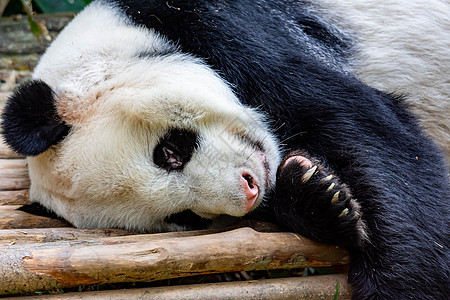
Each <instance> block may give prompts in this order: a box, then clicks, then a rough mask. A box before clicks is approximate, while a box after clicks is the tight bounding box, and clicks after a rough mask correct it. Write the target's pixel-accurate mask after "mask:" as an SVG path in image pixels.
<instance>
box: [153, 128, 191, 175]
mask: <svg viewBox="0 0 450 300" xmlns="http://www.w3.org/2000/svg"><path fill="white" fill-rule="evenodd" d="M196 147H197V134H196V133H194V132H191V131H186V130H179V129H173V130H170V131H169V132H168V133H167V135H166V136H164V137H163V138H162V139H161V141H159V143H158V145H157V146H156V147H155V151H154V152H153V161H154V163H155V164H156V165H157V166H159V167H160V168H163V169H165V170H167V171H174V170H177V171H181V170H183V168H184V166H185V165H186V164H187V163H188V162H189V160H190V159H191V157H192V154H193V152H194V150H195V148H196Z"/></svg>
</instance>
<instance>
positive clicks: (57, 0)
mask: <svg viewBox="0 0 450 300" xmlns="http://www.w3.org/2000/svg"><path fill="white" fill-rule="evenodd" d="M91 1H92V0H33V4H34V5H35V6H36V7H37V8H39V9H40V10H41V11H42V12H43V13H47V14H48V13H57V12H77V11H80V10H82V9H83V7H85V6H86V4H89V2H91Z"/></svg>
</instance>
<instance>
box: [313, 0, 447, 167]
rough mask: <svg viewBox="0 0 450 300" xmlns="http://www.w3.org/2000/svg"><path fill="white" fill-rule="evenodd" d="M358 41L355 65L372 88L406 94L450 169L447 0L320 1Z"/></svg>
mask: <svg viewBox="0 0 450 300" xmlns="http://www.w3.org/2000/svg"><path fill="white" fill-rule="evenodd" d="M314 3H315V4H320V5H321V7H322V8H323V13H324V15H325V16H328V18H329V20H330V21H331V22H333V23H334V24H338V26H342V27H343V28H345V29H346V30H348V31H349V33H350V34H351V35H352V36H354V37H355V38H356V42H357V43H356V45H357V56H356V57H354V59H353V60H352V61H353V62H354V65H353V67H354V70H355V72H356V74H357V76H359V78H360V79H361V80H362V81H364V82H365V83H367V84H368V85H370V86H373V87H375V88H378V89H380V90H382V91H386V92H389V93H395V94H401V95H405V96H406V98H405V101H406V103H407V104H408V105H409V106H410V107H411V110H412V111H413V112H414V113H415V114H416V115H417V116H419V118H420V121H421V124H422V125H423V127H424V129H425V130H426V131H427V132H428V133H429V135H430V136H431V137H432V138H434V140H435V141H436V142H437V143H438V144H439V145H440V146H441V147H442V148H443V149H444V150H445V152H446V154H447V161H448V163H449V164H450V81H449V78H450V77H449V76H450V75H449V74H450V4H449V2H448V1H447V0H429V1H423V0H386V1H376V0H369V1H360V0H339V1H335V0H319V1H314Z"/></svg>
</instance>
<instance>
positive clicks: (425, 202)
mask: <svg viewBox="0 0 450 300" xmlns="http://www.w3.org/2000/svg"><path fill="white" fill-rule="evenodd" d="M108 2H109V3H114V4H115V5H118V7H120V8H121V9H123V11H124V12H125V13H126V14H128V15H129V16H130V17H131V19H132V20H133V21H134V22H135V23H136V24H139V25H144V26H147V27H151V28H155V29H156V30H157V31H158V32H160V33H162V34H163V35H165V36H166V37H168V38H169V39H170V40H172V41H174V43H176V44H178V45H179V46H180V48H181V50H182V51H185V52H188V53H192V54H194V55H196V56H199V57H202V58H204V59H205V60H206V61H207V62H208V63H209V64H210V65H211V66H212V67H213V68H214V69H216V70H218V71H219V72H220V74H221V75H222V76H223V77H224V78H225V79H226V80H227V81H228V82H230V83H231V84H233V85H234V86H235V90H236V93H237V95H238V96H239V98H240V100H241V101H242V102H243V103H244V104H247V105H251V106H255V107H262V109H263V110H265V111H266V112H267V113H268V114H269V116H271V118H272V121H273V124H274V127H278V126H280V125H281V124H283V125H282V126H280V128H279V129H278V130H277V134H278V135H279V138H280V139H281V140H282V141H283V142H284V145H283V146H284V147H285V148H286V149H287V150H297V149H302V150H303V151H306V152H307V153H309V154H310V155H311V157H310V158H311V159H312V160H313V161H316V160H318V161H320V165H321V168H322V169H321V170H322V171H321V172H324V173H323V174H322V173H321V174H322V175H320V176H322V177H323V176H325V174H328V173H327V172H333V174H335V176H336V178H337V179H336V180H337V182H336V183H339V186H338V188H339V187H342V188H343V189H344V190H345V189H348V191H349V193H348V194H347V193H345V195H343V196H341V197H343V198H342V199H340V200H341V201H340V202H339V203H340V204H339V205H341V207H338V209H337V208H333V209H329V208H327V207H330V206H329V203H328V204H327V203H326V201H328V200H327V199H329V200H331V199H330V196H331V195H330V194H329V193H325V191H324V189H323V186H322V183H321V181H320V180H317V178H316V179H314V180H311V181H309V182H308V183H306V185H305V186H302V184H301V182H299V179H300V177H301V176H302V174H303V173H304V172H305V170H303V169H302V167H301V166H295V165H288V166H286V169H285V170H280V171H279V173H278V174H279V177H278V184H277V189H279V190H282V189H284V190H287V191H288V192H289V191H290V192H291V193H290V196H292V199H290V198H287V197H286V196H285V195H284V196H283V195H281V194H282V193H277V195H278V198H277V199H275V200H272V201H270V205H271V207H273V208H274V210H275V211H276V212H277V213H276V214H275V216H274V218H275V220H277V221H278V223H279V224H280V225H281V226H284V227H285V228H286V229H289V230H292V231H295V232H299V233H301V234H304V235H306V236H310V237H312V238H315V239H318V240H322V241H329V242H336V243H341V244H344V245H348V246H349V247H350V249H351V254H352V264H351V269H350V272H349V281H350V283H351V285H352V291H353V299H448V286H449V285H448V284H449V252H448V249H447V247H448V245H449V244H450V241H449V236H448V228H449V227H448V225H449V224H448V222H449V214H448V212H449V211H450V206H449V196H448V195H449V188H448V185H449V180H448V178H447V171H446V167H445V162H444V161H443V159H442V157H441V155H440V150H439V149H437V147H436V146H435V145H434V144H433V142H431V141H430V140H429V139H428V138H427V137H426V136H425V135H424V134H423V133H422V131H421V130H420V128H419V127H418V126H417V124H416V120H415V119H414V117H413V116H412V115H410V114H409V113H408V112H407V110H406V109H405V108H404V107H403V105H402V104H401V99H398V98H395V97H392V96H390V95H387V94H384V93H381V92H379V91H377V90H374V89H372V88H370V87H368V86H366V85H364V84H363V83H361V82H360V81H358V80H357V79H356V78H355V77H354V76H352V75H351V74H349V72H348V70H349V68H348V65H347V62H348V59H349V55H350V54H351V49H352V41H351V39H349V38H348V36H346V35H345V34H343V33H342V32H340V31H339V30H338V29H337V28H335V27H334V26H332V25H330V24H326V23H325V22H324V21H323V20H322V19H321V18H320V17H318V16H316V15H315V14H314V13H313V10H311V9H310V7H308V6H307V5H306V4H305V3H304V2H302V1H244V0H235V1H108ZM325 165H326V166H327V167H323V166H325ZM330 170H332V171H330ZM292 179H294V183H293V184H292ZM295 182H296V183H295ZM304 191H318V194H316V195H315V196H314V195H313V194H312V193H309V192H308V193H307V195H308V197H306V198H303V197H302V196H304V195H305V193H304ZM280 195H281V196H280ZM350 195H351V197H350ZM315 201H320V203H322V204H320V203H319V204H317V203H315ZM350 201H356V203H357V204H358V205H359V206H360V209H361V211H360V212H359V213H360V214H361V215H362V217H361V218H362V220H363V221H364V223H365V224H366V226H367V234H368V239H369V240H368V241H366V242H364V241H361V240H360V238H361V237H360V236H359V235H358V233H357V232H356V231H357V230H358V228H356V227H357V226H355V222H352V221H351V220H350V221H349V220H348V219H345V218H344V219H342V220H340V219H336V215H337V214H338V213H339V211H340V210H339V209H341V208H343V207H346V206H345V205H346V204H348V203H350ZM311 207H312V208H314V212H315V213H322V215H321V216H320V217H319V216H318V217H317V218H313V219H310V220H309V219H308V218H306V217H305V216H306V215H307V214H308V212H310V211H308V208H311ZM351 218H356V217H355V216H351ZM356 219H357V218H356ZM346 222H347V223H346ZM327 229H328V230H327Z"/></svg>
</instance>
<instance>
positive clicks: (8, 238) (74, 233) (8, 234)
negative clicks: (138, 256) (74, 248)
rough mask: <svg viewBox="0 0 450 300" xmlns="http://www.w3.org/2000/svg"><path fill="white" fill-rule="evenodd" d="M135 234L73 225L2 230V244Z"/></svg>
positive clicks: (0, 240)
mask: <svg viewBox="0 0 450 300" xmlns="http://www.w3.org/2000/svg"><path fill="white" fill-rule="evenodd" d="M130 234H133V232H130V231H128V230H124V229H76V228H73V227H62V228H40V229H3V230H0V246H11V245H24V244H33V243H50V242H57V241H79V240H87V239H98V238H104V237H114V236H125V235H130Z"/></svg>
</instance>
